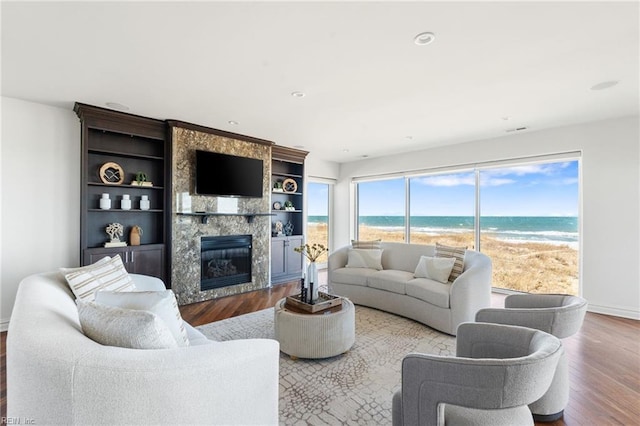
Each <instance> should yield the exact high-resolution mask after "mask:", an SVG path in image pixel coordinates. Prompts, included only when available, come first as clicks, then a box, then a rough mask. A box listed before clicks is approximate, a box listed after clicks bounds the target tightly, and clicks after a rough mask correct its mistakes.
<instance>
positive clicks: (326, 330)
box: [274, 299, 356, 359]
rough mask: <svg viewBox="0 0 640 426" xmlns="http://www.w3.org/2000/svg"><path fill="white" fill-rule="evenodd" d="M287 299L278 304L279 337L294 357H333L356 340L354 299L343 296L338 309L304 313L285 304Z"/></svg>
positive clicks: (289, 353)
mask: <svg viewBox="0 0 640 426" xmlns="http://www.w3.org/2000/svg"><path fill="white" fill-rule="evenodd" d="M285 303H286V299H281V300H279V301H278V302H277V303H276V305H275V307H274V316H275V317H274V325H275V335H276V340H277V341H278V342H280V350H281V351H282V352H284V353H285V354H287V355H289V356H291V358H294V359H295V358H329V357H332V356H336V355H340V354H342V353H344V352H347V351H348V350H349V349H351V346H353V343H354V342H355V340H356V320H355V318H356V316H355V308H354V306H353V303H351V301H350V300H348V299H343V300H342V309H341V310H340V311H337V312H327V313H324V314H322V313H317V314H301V313H296V312H292V311H290V310H288V309H287V308H286V307H285Z"/></svg>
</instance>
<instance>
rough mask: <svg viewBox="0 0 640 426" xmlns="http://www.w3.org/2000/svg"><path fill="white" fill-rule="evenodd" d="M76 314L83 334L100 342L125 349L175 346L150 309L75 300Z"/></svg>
mask: <svg viewBox="0 0 640 426" xmlns="http://www.w3.org/2000/svg"><path fill="white" fill-rule="evenodd" d="M78 316H79V318H80V325H81V326H82V331H83V333H84V334H85V336H87V337H88V338H90V339H91V340H93V341H95V342H97V343H100V344H101V345H106V346H118V347H121V348H129V349H173V348H177V347H178V344H177V343H176V339H175V338H174V337H173V334H171V331H170V330H169V328H168V327H167V325H166V324H165V323H164V321H162V320H161V319H160V317H158V316H157V315H156V314H154V313H153V312H148V311H141V310H136V309H122V308H116V307H113V306H107V305H102V304H100V303H95V302H85V301H83V300H78Z"/></svg>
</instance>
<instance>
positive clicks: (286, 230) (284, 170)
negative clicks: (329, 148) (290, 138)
mask: <svg viewBox="0 0 640 426" xmlns="http://www.w3.org/2000/svg"><path fill="white" fill-rule="evenodd" d="M306 155H307V152H306V151H300V150H297V149H293V148H286V147H281V146H277V145H276V146H274V147H273V148H272V151H271V206H272V207H271V213H272V214H273V217H272V220H271V231H272V234H271V235H272V239H271V283H272V284H279V283H283V282H288V281H292V280H296V279H300V277H301V276H302V267H303V262H302V259H303V258H302V255H301V254H300V253H297V252H295V251H294V250H293V249H294V247H298V246H301V245H302V244H304V237H303V235H304V228H303V227H304V220H303V219H304V199H303V193H304V161H305V158H306ZM279 230H282V233H281V234H279V233H278V232H279Z"/></svg>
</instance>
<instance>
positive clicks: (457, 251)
mask: <svg viewBox="0 0 640 426" xmlns="http://www.w3.org/2000/svg"><path fill="white" fill-rule="evenodd" d="M466 252H467V248H466V247H451V246H446V245H444V244H440V243H436V257H455V258H456V262H455V263H454V264H453V269H452V270H451V274H450V275H449V282H450V283H452V282H454V281H455V280H456V278H458V277H459V276H460V274H462V271H464V256H465V254H466Z"/></svg>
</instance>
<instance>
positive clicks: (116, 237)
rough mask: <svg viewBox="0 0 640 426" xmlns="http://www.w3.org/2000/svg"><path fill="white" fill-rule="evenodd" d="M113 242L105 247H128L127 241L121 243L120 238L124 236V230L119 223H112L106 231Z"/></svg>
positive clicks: (105, 244)
mask: <svg viewBox="0 0 640 426" xmlns="http://www.w3.org/2000/svg"><path fill="white" fill-rule="evenodd" d="M105 231H106V232H107V235H109V238H111V241H109V242H108V243H104V246H105V247H126V245H127V243H126V242H125V241H120V237H122V235H123V234H124V228H123V226H122V225H121V224H119V223H110V224H109V226H107V228H106V229H105Z"/></svg>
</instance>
